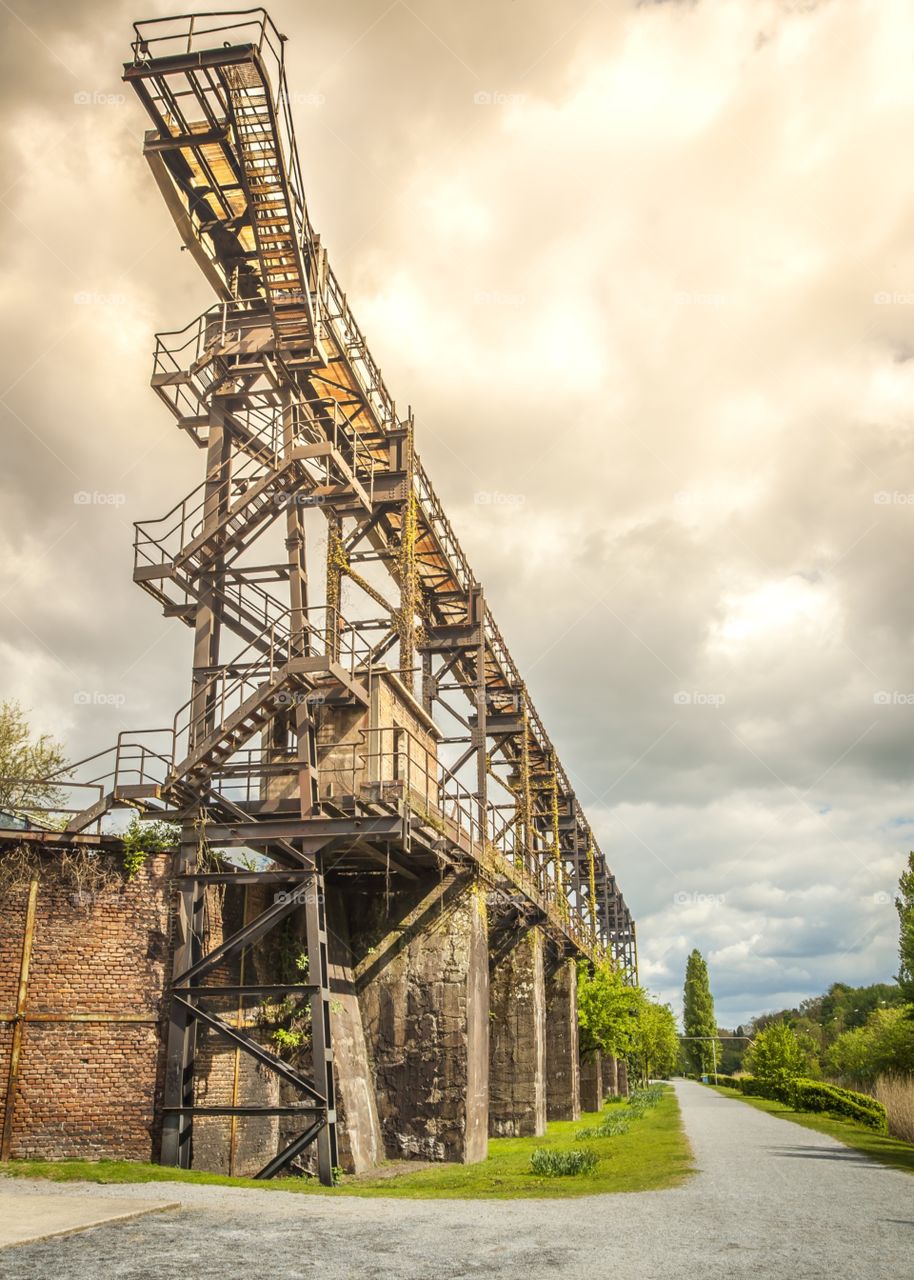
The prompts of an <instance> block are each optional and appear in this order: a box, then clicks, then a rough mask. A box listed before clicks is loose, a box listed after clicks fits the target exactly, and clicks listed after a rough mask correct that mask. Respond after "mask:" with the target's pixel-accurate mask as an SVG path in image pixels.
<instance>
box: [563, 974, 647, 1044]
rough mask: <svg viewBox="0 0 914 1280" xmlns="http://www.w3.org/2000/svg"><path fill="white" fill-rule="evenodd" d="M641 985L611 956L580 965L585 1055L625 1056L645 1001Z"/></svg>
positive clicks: (579, 997) (580, 1022) (579, 1016)
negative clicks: (632, 981) (628, 978)
mask: <svg viewBox="0 0 914 1280" xmlns="http://www.w3.org/2000/svg"><path fill="white" fill-rule="evenodd" d="M644 1002H645V997H644V992H643V991H642V990H641V988H640V987H632V986H629V985H627V984H626V983H625V982H624V981H623V979H622V975H621V973H619V971H618V970H617V969H614V968H613V965H612V962H611V961H610V960H603V961H601V962H600V963H599V964H596V965H594V966H593V972H591V966H590V965H589V964H588V962H587V961H585V960H582V961H581V962H580V964H579V965H578V1026H579V1029H580V1044H581V1052H582V1053H583V1054H584V1056H585V1057H593V1055H594V1054H595V1053H606V1054H609V1055H610V1056H611V1057H613V1058H625V1057H627V1056H628V1053H629V1051H630V1049H631V1047H632V1042H633V1037H634V1032H635V1019H636V1018H637V1017H638V1015H639V1013H640V1011H641V1008H642V1006H643V1005H644Z"/></svg>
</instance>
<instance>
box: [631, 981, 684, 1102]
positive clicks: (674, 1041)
mask: <svg viewBox="0 0 914 1280" xmlns="http://www.w3.org/2000/svg"><path fill="white" fill-rule="evenodd" d="M629 1060H630V1062H631V1064H632V1066H633V1067H634V1069H635V1071H636V1073H637V1074H638V1076H639V1077H640V1079H641V1080H642V1081H643V1082H644V1083H645V1084H646V1083H647V1081H648V1080H650V1079H651V1077H652V1076H671V1075H673V1074H674V1072H676V1071H677V1070H678V1068H679V1036H678V1034H677V1032H676V1019H675V1017H674V1016H673V1010H672V1009H671V1008H670V1006H669V1005H668V1004H659V1003H658V1002H657V1001H655V1000H651V999H650V998H649V997H647V998H646V999H645V1001H644V1004H643V1005H642V1008H641V1010H640V1012H639V1014H638V1017H637V1018H636V1019H635V1029H634V1034H633V1036H632V1048H631V1053H630V1055H629Z"/></svg>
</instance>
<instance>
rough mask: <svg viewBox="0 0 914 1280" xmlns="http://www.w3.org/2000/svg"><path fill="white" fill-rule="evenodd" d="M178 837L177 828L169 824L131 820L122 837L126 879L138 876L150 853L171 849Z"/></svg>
mask: <svg viewBox="0 0 914 1280" xmlns="http://www.w3.org/2000/svg"><path fill="white" fill-rule="evenodd" d="M178 835H179V831H178V828H177V827H176V826H174V825H173V824H172V823H170V822H140V820H139V818H136V817H134V818H131V820H130V826H129V827H128V828H127V830H126V831H125V832H124V834H123V836H122V839H123V842H124V853H123V863H124V874H125V875H126V877H127V879H128V880H133V879H134V877H135V876H137V875H138V874H139V872H140V871H141V870H142V868H143V864H144V863H145V861H146V858H147V856H148V855H149V854H150V853H161V852H162V850H163V849H173V848H174V847H175V846H176V845H177V843H178Z"/></svg>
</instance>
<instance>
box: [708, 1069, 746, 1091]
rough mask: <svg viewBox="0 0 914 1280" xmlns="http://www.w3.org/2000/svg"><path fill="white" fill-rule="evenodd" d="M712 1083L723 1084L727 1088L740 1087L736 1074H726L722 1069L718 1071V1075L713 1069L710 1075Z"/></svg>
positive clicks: (709, 1078)
mask: <svg viewBox="0 0 914 1280" xmlns="http://www.w3.org/2000/svg"><path fill="white" fill-rule="evenodd" d="M708 1080H709V1081H710V1083H711V1084H722V1085H723V1086H724V1087H725V1088H727V1089H738V1088H739V1081H738V1080H737V1079H736V1077H735V1076H725V1075H724V1073H723V1072H722V1071H718V1073H717V1075H715V1074H714V1072H713V1071H712V1072H711V1073H710V1075H709V1076H708Z"/></svg>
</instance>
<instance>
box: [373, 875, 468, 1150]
mask: <svg viewBox="0 0 914 1280" xmlns="http://www.w3.org/2000/svg"><path fill="white" fill-rule="evenodd" d="M401 883H402V882H401ZM380 901H381V903H383V906H384V913H383V920H382V922H381V923H380V927H379V928H377V929H372V928H371V927H370V917H369V918H368V920H367V923H366V927H365V928H364V929H363V930H357V929H356V927H355V926H354V925H353V920H352V916H350V928H351V936H352V942H353V953H354V956H355V957H356V958H357V964H356V970H355V977H356V989H357V991H358V997H359V1005H360V1008H361V1013H362V1026H363V1028H364V1032H365V1039H366V1043H367V1047H368V1054H369V1058H370V1060H371V1062H372V1066H373V1070H374V1078H375V1089H376V1097H377V1108H378V1118H379V1120H380V1124H381V1132H382V1134H383V1138H384V1144H385V1148H386V1151H387V1155H388V1156H389V1157H390V1158H392V1159H397V1158H399V1159H404V1158H406V1159H408V1158H418V1159H421V1160H458V1161H463V1162H466V1163H472V1162H473V1161H477V1160H483V1159H485V1156H486V1152H487V1146H488V1128H489V1125H488V1102H489V958H488V939H487V930H486V906H485V898H484V895H483V894H482V893H481V891H480V890H479V889H478V887H477V886H476V885H475V884H473V883H472V882H469V881H467V880H457V879H456V878H455V877H448V878H447V879H445V880H443V881H442V880H441V879H440V878H439V877H438V875H436V874H429V875H425V876H423V877H422V878H421V880H419V881H416V882H413V883H412V884H411V885H410V888H409V890H403V889H399V888H397V889H395V890H394V891H393V892H392V893H391V894H390V895H389V896H388V897H386V898H381V899H380ZM377 903H378V895H377V893H375V895H374V897H373V900H372V902H371V903H369V904H368V905H369V906H370V907H373V908H374V909H375V910H376V907H377Z"/></svg>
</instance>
